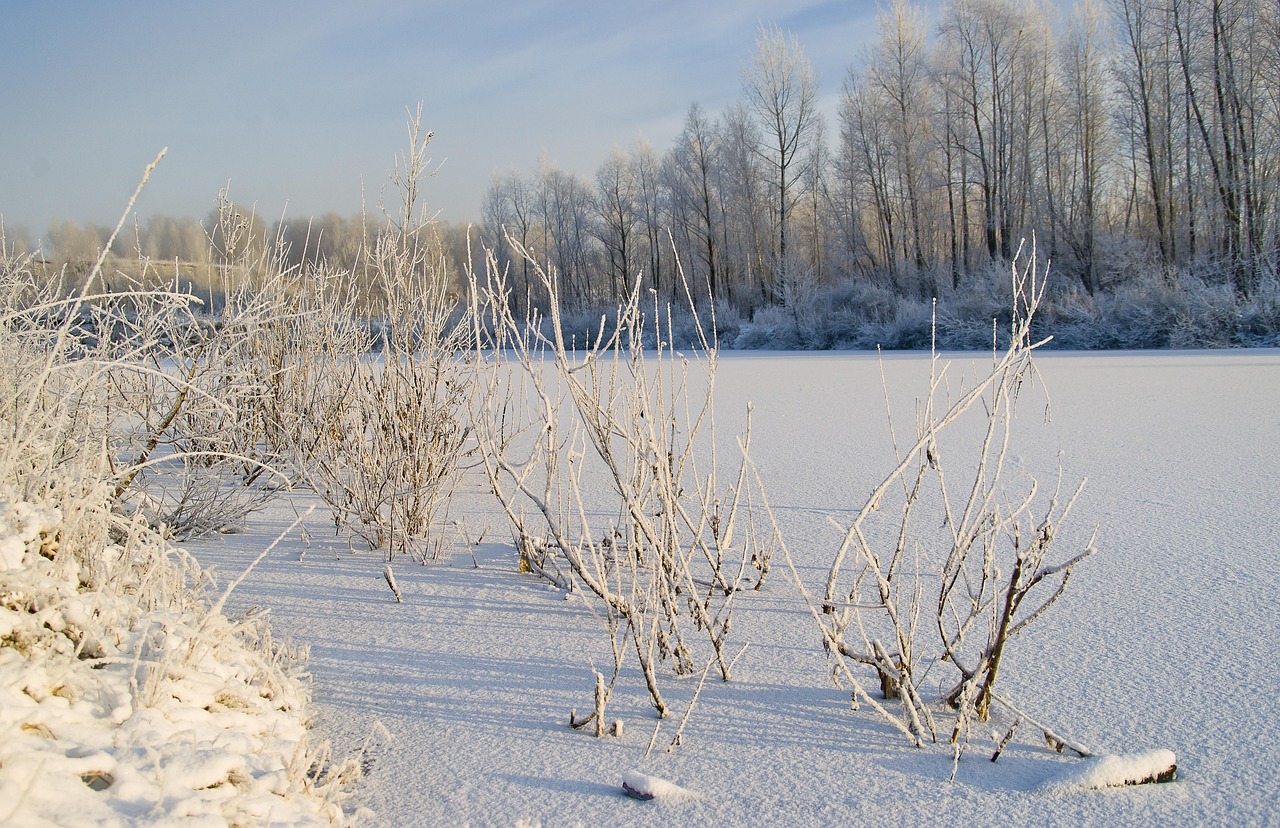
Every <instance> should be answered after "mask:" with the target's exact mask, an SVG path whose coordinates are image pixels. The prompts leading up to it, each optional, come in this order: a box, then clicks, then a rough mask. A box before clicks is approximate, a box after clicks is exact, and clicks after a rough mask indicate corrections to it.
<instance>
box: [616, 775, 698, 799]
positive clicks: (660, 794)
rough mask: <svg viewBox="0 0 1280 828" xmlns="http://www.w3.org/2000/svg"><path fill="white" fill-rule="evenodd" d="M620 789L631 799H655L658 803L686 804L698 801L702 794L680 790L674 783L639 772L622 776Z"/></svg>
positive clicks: (685, 789)
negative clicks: (694, 800)
mask: <svg viewBox="0 0 1280 828" xmlns="http://www.w3.org/2000/svg"><path fill="white" fill-rule="evenodd" d="M622 789H623V790H624V791H626V792H627V795H628V796H630V797H632V798H633V799H644V800H649V799H656V800H659V801H660V802H688V801H690V800H693V799H700V798H701V797H702V794H700V793H697V792H696V791H691V790H688V789H687V788H682V787H680V786H679V785H677V784H675V783H674V782H668V781H667V780H665V779H659V778H658V777H656V776H647V775H645V774H643V773H640V772H639V771H627V772H626V773H624V774H622Z"/></svg>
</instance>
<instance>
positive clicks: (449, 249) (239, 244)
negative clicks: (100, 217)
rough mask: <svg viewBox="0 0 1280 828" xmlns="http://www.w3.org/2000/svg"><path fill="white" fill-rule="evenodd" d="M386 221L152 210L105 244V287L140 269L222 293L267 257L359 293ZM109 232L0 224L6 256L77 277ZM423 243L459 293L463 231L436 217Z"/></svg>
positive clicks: (222, 206) (70, 225) (232, 209)
mask: <svg viewBox="0 0 1280 828" xmlns="http://www.w3.org/2000/svg"><path fill="white" fill-rule="evenodd" d="M389 224H390V219H388V218H387V217H386V216H382V215H380V214H379V215H376V216H362V215H354V216H342V215H339V214H337V213H332V212H330V213H326V214H324V215H322V216H318V217H312V218H303V219H284V220H280V221H276V222H274V223H271V224H268V223H267V222H266V221H265V220H264V219H263V218H262V216H260V215H258V214H257V213H255V212H254V211H253V210H252V209H251V208H248V207H244V206H241V205H238V204H235V203H234V202H232V201H230V200H228V199H227V198H226V197H225V194H222V195H220V196H219V198H218V200H217V205H216V206H215V207H214V208H213V209H211V210H210V211H209V213H208V214H207V215H206V216H205V218H204V219H196V218H193V217H190V216H181V217H175V216H169V215H163V214H156V215H152V216H150V217H149V218H147V219H146V220H145V221H136V222H135V223H134V224H133V225H131V226H129V227H127V228H126V229H125V230H123V231H122V232H121V233H119V234H118V235H117V236H116V238H115V240H114V241H113V242H112V243H111V247H110V249H109V250H108V263H109V266H108V267H106V268H104V270H103V276H102V278H103V279H104V280H105V281H106V283H107V285H108V286H115V287H117V288H118V287H120V286H119V285H116V284H115V282H116V281H118V279H117V278H116V277H117V276H118V275H120V274H123V275H124V276H126V277H129V278H134V277H138V276H139V274H140V273H141V271H142V270H144V269H145V270H146V272H147V273H148V274H149V279H148V280H149V281H155V280H156V279H157V278H160V279H162V280H165V281H168V280H172V279H173V278H175V277H177V278H179V280H180V281H181V282H182V283H183V284H184V285H193V286H195V287H197V288H199V291H198V292H199V293H202V294H203V293H206V292H207V291H208V290H209V289H210V288H213V289H214V290H215V292H216V291H217V290H220V288H221V285H220V282H221V281H222V279H221V278H220V276H219V274H220V272H221V270H223V269H225V268H226V267H227V266H228V265H230V264H232V263H236V264H239V265H243V264H244V263H245V262H254V261H260V262H262V265H261V266H260V267H266V266H267V262H268V260H269V262H270V267H275V268H284V269H285V270H286V271H300V270H301V269H302V267H303V266H304V265H305V266H307V267H308V268H314V267H316V266H319V265H321V264H323V265H325V267H326V268H328V269H329V270H330V271H332V272H335V273H343V274H345V277H346V279H347V280H349V281H350V282H351V284H350V285H346V287H349V288H354V289H355V291H356V292H357V294H359V293H360V292H361V291H364V292H366V293H367V292H368V288H369V286H368V285H365V284H361V282H362V276H363V273H364V270H365V268H364V267H363V260H362V256H364V254H365V253H367V252H368V247H369V246H371V245H372V244H373V243H374V242H375V241H376V240H377V239H378V238H379V237H380V236H381V235H383V234H385V232H386V231H387V229H388V226H389ZM111 231H112V228H110V227H106V226H103V225H98V224H88V225H80V224H77V223H75V222H73V221H68V220H59V221H55V222H53V223H52V224H50V226H49V229H48V231H47V234H46V235H45V236H44V238H43V239H41V240H40V241H39V242H34V241H33V240H32V238H31V234H30V232H29V231H26V230H25V229H22V228H5V229H4V234H3V236H0V240H3V242H4V243H5V245H6V247H7V248H8V249H9V252H10V254H11V255H15V254H16V255H22V254H36V255H38V257H39V259H40V260H41V261H43V262H44V263H45V265H46V266H47V267H52V268H55V269H62V268H65V269H66V271H67V272H68V273H69V274H70V275H73V276H75V275H80V274H84V273H87V272H88V271H89V269H90V268H92V266H93V264H94V262H95V261H96V260H97V258H98V255H99V254H100V252H101V251H102V249H103V246H104V245H106V244H107V242H108V241H110V240H111ZM423 243H424V244H426V245H427V246H428V247H430V248H431V249H432V250H433V251H434V252H433V255H438V256H440V257H442V258H443V260H444V261H446V262H448V263H449V265H450V267H449V270H450V273H451V274H452V278H453V280H454V283H455V288H454V291H455V293H457V292H458V288H457V285H460V284H461V282H463V281H465V275H464V274H463V273H462V269H461V265H462V263H463V262H464V261H465V258H466V255H467V229H466V228H465V227H461V226H455V225H451V224H449V223H448V222H443V221H434V222H432V223H431V225H430V233H428V234H425V235H424V239H423ZM366 298H368V297H366Z"/></svg>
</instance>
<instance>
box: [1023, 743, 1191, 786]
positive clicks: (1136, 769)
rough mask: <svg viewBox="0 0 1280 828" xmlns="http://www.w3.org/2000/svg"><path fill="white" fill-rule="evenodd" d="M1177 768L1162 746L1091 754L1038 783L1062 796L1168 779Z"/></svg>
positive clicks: (1173, 759) (1173, 758)
mask: <svg viewBox="0 0 1280 828" xmlns="http://www.w3.org/2000/svg"><path fill="white" fill-rule="evenodd" d="M1177 767H1178V766H1177V757H1175V756H1174V753H1173V751H1171V750H1164V749H1157V750H1148V751H1144V752H1142V753H1129V754H1121V755H1110V756H1091V757H1089V758H1087V759H1082V760H1081V761H1080V762H1077V763H1072V764H1071V765H1070V766H1069V767H1068V768H1067V769H1066V770H1065V771H1063V772H1062V773H1060V774H1058V775H1057V776H1055V777H1053V778H1052V779H1049V780H1048V781H1046V782H1045V783H1044V784H1043V785H1041V787H1040V789H1041V790H1042V791H1043V792H1045V793H1048V794H1052V795H1055V796H1062V795H1065V794H1070V793H1076V792H1079V791H1088V790H1095V789H1097V788H1119V787H1123V786H1125V785H1142V784H1145V783H1147V782H1171V781H1173V779H1174V775H1175V774H1176V772H1177Z"/></svg>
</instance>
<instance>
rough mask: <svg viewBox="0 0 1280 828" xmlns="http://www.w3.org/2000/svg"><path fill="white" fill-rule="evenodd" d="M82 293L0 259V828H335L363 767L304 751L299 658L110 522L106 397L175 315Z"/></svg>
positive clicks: (146, 538)
mask: <svg viewBox="0 0 1280 828" xmlns="http://www.w3.org/2000/svg"><path fill="white" fill-rule="evenodd" d="M100 265H101V260H100V261H99V267H100ZM97 275H98V274H97V268H95V269H93V270H91V271H90V273H89V274H88V276H87V278H86V279H85V280H84V282H83V283H82V285H81V286H80V287H79V289H78V290H77V291H76V292H75V293H74V294H73V295H71V296H69V297H68V296H67V295H66V294H65V292H64V291H63V290H61V289H60V287H54V288H49V287H48V284H49V283H48V282H45V281H42V279H40V278H39V277H38V276H37V274H36V273H35V272H34V271H33V268H32V262H31V260H30V259H12V258H7V257H5V258H3V261H0V386H3V389H4V392H5V393H4V404H3V406H0V429H2V430H3V433H4V434H5V440H4V441H3V443H0V822H3V823H4V824H24V825H25V824H42V825H43V824H48V825H77V826H81V825H119V824H124V823H128V824H135V825H139V824H151V823H161V822H168V821H171V820H173V819H182V818H189V819H194V820H204V821H212V822H216V823H217V824H267V823H287V824H298V825H302V824H314V825H326V824H342V823H344V822H346V820H347V817H346V816H345V815H344V813H343V811H342V808H341V801H342V800H343V798H344V797H345V795H346V792H347V789H348V787H349V784H350V782H351V781H352V780H353V779H354V778H355V775H356V773H357V772H358V768H356V767H355V766H354V765H353V764H350V763H348V764H343V765H336V764H333V763H330V762H328V761H327V759H326V755H327V754H326V751H325V749H324V748H323V747H314V746H310V745H309V744H308V733H307V723H308V716H307V712H306V704H307V701H308V691H307V687H306V685H305V683H304V682H303V680H302V679H303V676H302V673H301V672H300V671H301V667H302V659H301V657H300V656H301V654H300V653H296V652H294V651H293V650H291V649H290V648H288V647H284V646H281V645H280V644H278V643H277V642H274V641H273V640H272V639H271V634H270V629H269V628H268V627H267V626H266V624H265V620H264V619H262V618H243V619H240V620H238V621H232V620H230V619H228V618H227V617H225V616H224V615H223V614H222V612H221V606H222V601H221V600H213V595H212V594H211V593H210V592H209V587H210V583H209V581H208V579H207V578H206V576H205V575H204V574H203V573H202V572H201V571H200V569H199V568H198V566H197V565H196V564H195V562H194V560H193V559H191V558H190V557H189V556H187V555H185V554H184V553H182V552H181V551H180V550H177V549H175V548H173V547H172V546H170V545H169V542H168V541H167V540H166V539H165V538H164V536H162V535H161V534H160V533H159V532H158V531H157V530H156V529H155V528H153V527H152V526H151V525H149V523H148V522H147V521H146V520H145V519H144V515H143V513H142V512H134V514H133V516H132V517H130V516H127V515H126V514H124V512H123V510H121V509H120V508H119V500H118V497H119V495H120V493H121V486H122V484H124V485H126V486H127V483H126V482H125V479H126V478H127V477H128V476H129V475H130V474H131V473H132V472H134V471H136V466H134V467H132V468H128V467H127V468H125V469H123V470H122V469H120V468H118V467H117V466H116V465H115V463H114V459H115V458H114V452H113V448H114V447H117V446H118V445H119V443H118V442H117V435H115V434H113V432H112V425H113V423H116V422H118V420H116V419H113V417H112V416H109V415H108V412H109V403H110V400H112V399H113V396H112V395H113V394H117V393H118V389H117V388H116V381H117V380H118V379H119V377H120V376H121V375H122V373H123V372H127V371H131V372H135V373H142V374H145V373H148V372H154V371H155V370H156V368H155V366H156V363H157V361H158V360H157V358H156V356H155V355H156V352H157V351H161V352H163V351H164V350H165V349H166V348H171V347H172V343H162V342H161V341H160V340H159V339H158V338H157V336H156V333H157V331H156V329H154V328H150V327H148V326H147V324H146V321H147V320H150V319H154V318H156V314H159V315H164V314H166V313H170V312H180V310H181V308H182V307H183V306H184V305H185V303H186V302H187V299H186V298H185V297H182V296H179V295H175V294H169V293H165V292H151V293H147V292H131V293H129V294H102V293H96V292H94V291H93V286H94V284H95V283H96V281H97ZM106 332H110V334H108V335H104V334H105V333H106ZM151 448H154V446H152V447H151ZM143 462H144V463H145V462H146V461H145V460H144V461H143Z"/></svg>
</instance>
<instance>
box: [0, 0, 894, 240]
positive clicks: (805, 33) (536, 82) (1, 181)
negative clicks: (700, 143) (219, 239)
mask: <svg viewBox="0 0 1280 828" xmlns="http://www.w3.org/2000/svg"><path fill="white" fill-rule="evenodd" d="M875 10H876V6H875V2H874V0H845V2H808V1H807V0H788V1H787V2H731V1H730V0H703V2H698V3H691V2H647V1H646V0H634V2H631V3H626V4H622V3H612V2H600V1H599V0H597V2H586V1H581V0H532V2H529V1H526V2H520V3H496V2H488V1H487V0H439V1H438V2H429V3H415V2H407V1H398V0H375V1H374V2H356V1H355V0H346V2H329V1H328V0H324V1H322V2H306V3H302V2H277V1H276V0H257V2H241V0H222V2H218V3H201V4H195V3H183V2H130V3H107V2H12V3H6V4H5V6H4V9H3V11H2V12H0V19H3V21H4V30H5V33H6V36H5V38H4V41H5V43H4V48H3V49H0V78H3V82H0V108H2V111H3V112H4V113H5V121H6V125H5V127H4V129H2V130H0V215H3V217H4V220H5V223H6V224H7V225H9V226H14V225H24V226H26V227H28V228H29V229H30V230H31V231H32V232H33V233H34V234H36V235H39V234H42V233H43V232H44V230H45V228H46V227H47V226H48V223H49V221H50V220H51V219H54V218H68V219H72V220H74V221H77V222H81V223H86V222H97V223H101V224H114V222H115V220H116V218H117V217H118V216H119V213H120V211H121V209H122V208H123V206H124V204H125V203H126V202H127V200H128V197H129V195H130V194H131V193H132V192H133V188H134V186H135V185H136V184H137V181H138V178H139V176H140V174H141V172H142V169H143V168H144V167H145V166H146V164H147V163H148V162H149V161H150V160H151V159H152V158H153V157H154V156H155V154H156V153H157V152H158V151H159V150H160V148H161V147H165V146H167V147H168V148H169V153H168V155H167V156H166V158H165V160H164V161H163V162H161V165H160V167H159V169H158V170H157V172H156V174H155V176H154V177H153V179H152V182H151V183H150V184H149V185H148V187H147V189H146V191H145V192H144V193H143V196H142V197H141V199H140V200H139V203H138V210H139V212H140V213H141V214H142V215H143V216H147V215H150V214H152V213H168V214H171V215H191V216H197V217H201V216H204V215H205V214H207V213H208V211H209V210H210V209H211V208H212V207H213V204H214V199H215V196H216V195H217V193H218V191H219V190H220V189H221V188H222V187H224V186H227V185H228V183H229V184H230V193H231V197H232V198H233V200H235V201H237V202H238V203H242V204H253V205H256V207H257V209H258V211H259V212H260V213H261V214H263V215H264V216H265V217H266V218H267V219H268V221H273V220H275V219H276V218H279V217H280V216H281V215H282V214H283V215H287V216H291V217H301V216H306V215H311V214H316V213H322V212H325V211H328V210H334V211H337V212H339V213H342V214H351V213H355V212H358V211H359V210H360V206H361V187H362V185H363V188H364V193H365V196H364V197H365V199H366V200H367V201H368V203H369V205H370V206H373V205H374V204H375V203H376V201H377V199H378V196H379V193H381V192H382V191H383V189H384V187H385V186H386V182H387V177H388V174H389V172H390V170H391V167H392V165H393V162H394V158H395V155H396V153H397V152H399V151H401V149H402V147H403V145H404V144H405V138H404V135H405V129H404V123H405V117H406V109H407V108H411V107H415V106H416V104H417V102H418V101H421V102H422V103H423V108H424V120H425V122H426V126H427V127H428V128H430V129H432V130H434V131H435V133H436V138H435V139H434V140H433V141H432V144H431V154H432V157H433V159H434V160H435V161H436V162H437V163H440V162H443V166H442V167H441V168H440V170H439V171H438V173H437V174H436V176H435V177H434V179H433V180H431V181H429V182H428V183H427V185H426V198H427V200H428V202H429V204H430V206H431V207H432V208H433V209H438V210H440V211H441V214H442V215H443V217H445V218H447V219H450V220H454V221H467V220H474V219H478V218H479V217H480V203H481V199H482V197H483V193H484V190H485V189H486V187H487V186H488V183H489V181H490V179H491V177H492V175H493V173H494V172H496V171H506V170H510V169H513V168H514V169H518V170H520V171H521V172H525V173H527V172H530V171H532V170H534V169H535V168H536V166H537V163H538V158H539V156H540V155H541V154H542V152H543V151H544V150H545V152H546V153H547V156H548V158H549V159H550V160H551V161H552V162H553V163H554V164H556V165H557V166H559V167H560V168H562V169H566V170H571V171H574V172H578V173H581V174H583V175H586V176H591V175H593V174H594V172H595V169H596V167H598V166H599V164H600V163H601V162H602V161H603V160H604V158H605V157H606V156H607V155H608V153H609V152H610V151H611V149H612V148H613V147H614V146H620V147H624V148H625V147H628V146H630V145H631V144H632V143H633V142H634V141H635V140H636V139H637V138H639V137H640V136H643V137H644V138H646V139H647V140H648V141H650V142H651V143H652V144H653V145H654V147H655V148H656V149H657V150H658V151H660V152H661V151H664V150H665V149H666V148H667V146H668V145H669V143H670V141H671V139H672V138H673V137H674V136H675V135H676V134H677V133H678V132H679V129H680V127H681V125H682V123H683V120H684V116H685V113H686V111H687V110H688V107H689V105H690V104H691V103H692V102H694V101H697V102H699V103H700V104H701V105H702V106H703V108H704V109H705V110H706V111H708V112H710V113H719V112H720V111H721V110H723V109H724V108H725V107H726V106H728V105H730V104H732V103H733V102H735V101H737V100H739V99H740V98H741V77H742V69H743V67H744V65H745V64H746V63H747V62H748V61H749V59H750V56H751V54H752V50H753V46H754V41H755V37H756V35H757V33H758V32H759V28H760V25H761V23H768V24H774V23H776V24H777V25H779V26H780V27H781V28H783V29H784V30H785V31H789V32H792V33H794V34H796V35H797V36H798V37H799V39H800V42H801V45H802V46H803V48H804V50H805V52H806V54H807V55H808V56H809V58H810V60H811V61H812V62H813V64H814V67H815V68H816V69H817V71H818V73H819V76H820V78H821V81H822V94H823V96H824V98H825V100H826V104H825V106H824V108H825V109H827V111H829V112H834V100H835V98H836V96H837V95H838V93H839V89H840V84H841V82H842V80H843V78H844V74H845V71H846V69H847V67H848V66H849V65H850V64H851V63H853V62H856V61H858V60H859V58H860V55H861V53H862V49H863V48H864V46H865V44H866V43H867V42H868V41H869V40H870V39H872V38H873V37H874V34H875ZM829 126H830V125H829Z"/></svg>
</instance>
